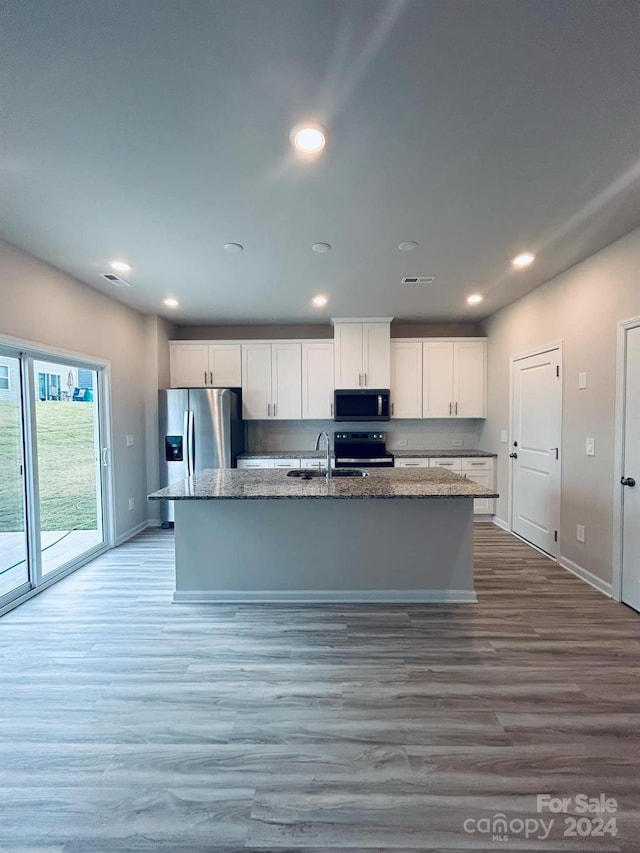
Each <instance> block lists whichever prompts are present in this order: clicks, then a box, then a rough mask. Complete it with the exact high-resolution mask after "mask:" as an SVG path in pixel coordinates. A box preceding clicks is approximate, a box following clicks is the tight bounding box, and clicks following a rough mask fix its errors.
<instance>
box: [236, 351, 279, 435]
mask: <svg viewBox="0 0 640 853" xmlns="http://www.w3.org/2000/svg"><path fill="white" fill-rule="evenodd" d="M271 407H272V401H271V344H242V410H243V417H244V418H245V420H248V421H256V420H266V418H268V417H270V416H271Z"/></svg>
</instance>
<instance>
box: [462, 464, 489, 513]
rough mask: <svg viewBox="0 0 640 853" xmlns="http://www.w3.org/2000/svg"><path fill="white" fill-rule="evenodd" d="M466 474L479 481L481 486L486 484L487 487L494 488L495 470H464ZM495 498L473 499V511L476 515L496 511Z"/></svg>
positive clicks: (468, 477) (469, 477)
mask: <svg viewBox="0 0 640 853" xmlns="http://www.w3.org/2000/svg"><path fill="white" fill-rule="evenodd" d="M463 473H464V476H465V477H467V479H469V480H471V481H473V482H474V483H477V484H478V485H479V486H484V488H485V489H493V487H494V486H493V471H464V472H463ZM493 505H494V501H493V498H475V499H474V501H473V511H474V513H475V514H476V515H487V514H492V513H493V511H494V506H493Z"/></svg>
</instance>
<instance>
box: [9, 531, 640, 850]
mask: <svg viewBox="0 0 640 853" xmlns="http://www.w3.org/2000/svg"><path fill="white" fill-rule="evenodd" d="M476 527H477V529H476V575H477V587H478V593H479V603H478V604H477V605H457V606H440V605H437V606H433V605H432V606H428V605H420V606H415V607H400V606H385V607H372V606H360V607H357V606H348V607H342V606H333V607H324V606H323V607H274V606H229V605H226V606H210V605H204V606H203V605H173V604H171V603H170V602H171V592H172V590H173V541H172V534H171V533H169V532H163V531H153V532H146V533H144V534H142V535H140V536H138V537H137V538H135V539H134V540H132V541H131V542H129V543H127V544H125V545H123V546H121V547H120V548H117V549H115V550H113V551H110V552H109V553H108V554H106V555H104V556H102V557H101V558H99V559H97V560H95V561H94V562H93V563H91V564H90V565H88V566H86V567H85V568H83V569H81V570H80V571H78V572H76V573H75V574H74V575H72V576H70V577H69V578H66V579H65V580H63V581H61V582H60V583H59V584H57V585H56V586H54V587H52V588H51V589H49V590H47V591H45V592H43V593H42V594H41V595H39V596H37V597H36V598H34V599H32V600H30V601H28V602H27V603H26V604H24V605H23V606H22V607H20V608H17V609H16V610H14V611H12V612H11V613H8V614H7V615H5V616H4V617H2V618H1V619H0V785H1V789H0V850H1V851H3V853H27V851H28V853H36V851H37V853H112V851H113V853H125V851H127V853H129V852H130V853H135V851H145V853H152V851H153V853H155V851H160V853H169V851H171V852H172V853H173V851H176V853H177V852H178V851H180V853H205V851H225V853H235V852H236V851H240V850H243V851H247V850H250V851H302V850H304V851H308V853H319V851H328V850H335V849H350V850H357V851H363V853H365V851H367V853H371V851H374V850H375V851H383V850H389V851H391V850H402V851H414V853H415V851H463V850H464V851H468V850H474V851H485V850H487V851H488V850H503V851H509V853H511V851H519V850H541V851H546V853H552V851H561V850H562V851H564V850H574V851H591V850H597V851H625V853H634V851H636V853H637V851H640V811H639V806H640V770H639V768H640V748H639V739H638V735H639V732H640V678H639V676H640V616H639V615H638V614H637V613H635V612H633V611H632V610H630V609H628V608H626V607H625V606H624V605H620V604H617V603H615V602H612V601H609V600H607V599H606V598H605V597H604V596H602V595H601V594H600V593H598V592H597V591H595V590H594V589H592V588H591V587H589V586H588V585H586V584H584V583H582V582H581V581H579V580H578V579H576V578H575V577H573V576H572V575H570V574H568V573H567V572H566V571H564V570H563V569H561V568H559V567H558V566H556V565H555V564H554V563H553V562H552V561H551V560H548V559H547V558H545V557H544V556H542V555H541V554H539V553H538V552H536V551H535V550H533V549H531V548H529V547H527V546H526V545H524V544H523V543H521V542H520V541H518V540H517V539H515V538H514V537H512V536H509V535H508V534H506V533H504V532H503V531H500V530H498V529H497V528H495V527H493V526H492V525H487V524H484V525H477V526H476ZM398 547H401V543H398ZM578 793H585V794H588V795H589V796H597V795H599V794H600V793H604V794H606V795H607V796H608V797H615V798H616V800H617V801H618V812H617V815H616V818H617V828H618V835H617V836H615V837H612V836H610V835H605V836H604V837H580V836H575V837H565V836H564V835H563V832H564V830H565V829H566V826H565V823H564V816H563V815H556V816H555V822H554V826H553V828H552V831H551V833H550V834H549V836H548V837H547V838H539V837H537V836H533V837H530V838H529V839H528V840H525V839H524V837H523V835H522V832H521V831H520V825H519V824H518V823H517V820H525V819H530V820H534V819H536V820H537V819H539V818H540V817H543V818H545V819H546V820H547V821H548V818H549V817H552V816H553V815H549V813H547V814H542V815H540V814H538V813H537V812H536V795H537V794H554V795H558V796H565V797H573V796H575V795H576V794H578ZM497 813H502V814H503V815H506V817H507V819H508V820H509V821H514V820H515V821H516V823H515V824H512V831H511V832H510V833H509V834H508V838H507V839H506V840H497V839H494V838H493V837H492V835H491V834H486V833H481V832H479V831H476V832H474V833H472V832H467V831H465V828H464V827H465V821H475V820H476V819H480V818H490V817H492V816H494V815H495V814H497ZM590 817H591V816H590ZM476 826H478V825H477V824H475V823H473V824H469V823H467V827H468V828H474V827H476ZM587 828H588V827H587ZM596 828H597V827H596ZM538 834H540V833H538Z"/></svg>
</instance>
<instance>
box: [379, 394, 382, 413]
mask: <svg viewBox="0 0 640 853" xmlns="http://www.w3.org/2000/svg"><path fill="white" fill-rule="evenodd" d="M381 416H382V394H378V417H381Z"/></svg>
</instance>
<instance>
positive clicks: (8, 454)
mask: <svg viewBox="0 0 640 853" xmlns="http://www.w3.org/2000/svg"><path fill="white" fill-rule="evenodd" d="M94 412H95V407H94V406H93V404H91V403H72V402H56V401H53V400H50V401H47V402H44V403H43V402H37V403H36V420H37V424H38V433H37V434H38V465H39V475H40V519H41V527H42V530H70V529H71V528H76V529H80V530H95V529H96V527H97V517H96V469H95V446H94V422H93V418H94ZM19 417H20V409H19V406H18V405H17V404H15V403H7V402H1V403H0V532H12V531H17V530H22V529H23V528H24V518H23V510H22V477H21V475H20V468H19V465H20V451H19V435H20V432H19Z"/></svg>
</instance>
